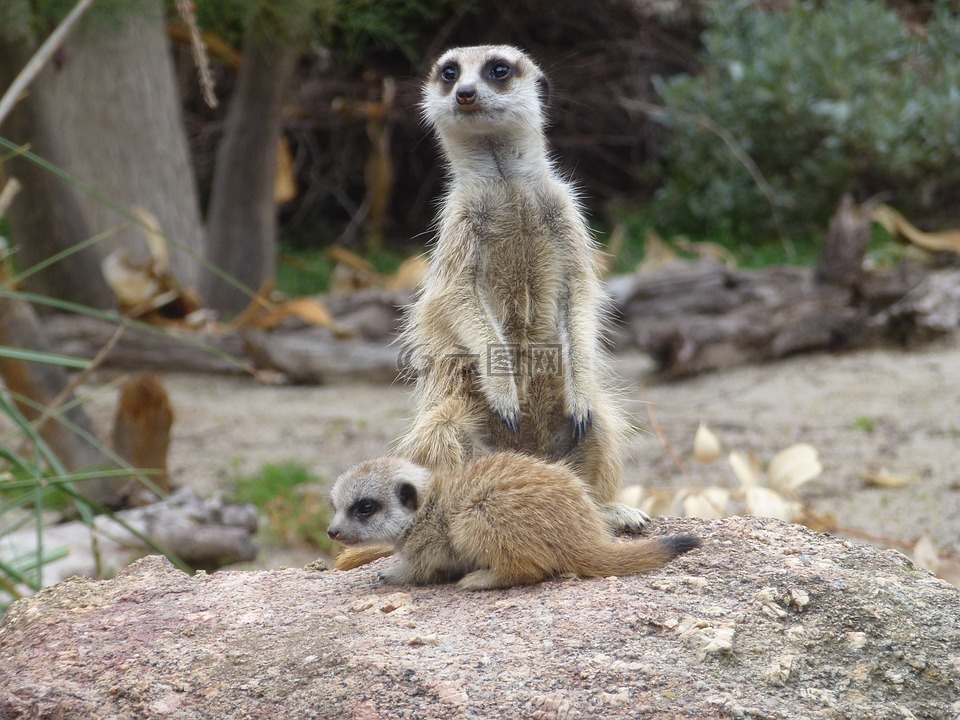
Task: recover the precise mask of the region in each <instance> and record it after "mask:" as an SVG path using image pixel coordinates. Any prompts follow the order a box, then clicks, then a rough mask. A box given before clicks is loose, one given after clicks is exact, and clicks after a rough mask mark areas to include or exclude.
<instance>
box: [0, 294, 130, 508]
mask: <svg viewBox="0 0 960 720" xmlns="http://www.w3.org/2000/svg"><path fill="white" fill-rule="evenodd" d="M0 345H5V346H7V347H14V348H22V349H24V350H42V351H47V347H46V343H44V341H43V335H42V334H41V332H40V327H39V323H38V322H37V317H36V315H35V314H34V312H33V309H32V308H31V307H30V305H29V304H28V303H26V302H23V301H22V300H17V299H14V298H0ZM0 377H2V378H3V382H4V384H5V385H6V386H7V389H8V390H9V391H10V392H11V393H13V395H14V397H13V399H14V402H15V403H16V405H17V407H18V408H19V410H20V412H21V413H23V415H24V417H26V418H27V419H28V420H30V421H31V422H33V421H36V420H37V419H38V418H39V417H40V411H39V410H38V409H37V406H39V407H43V408H48V407H50V405H51V403H52V401H53V400H54V398H56V397H57V395H59V394H60V393H61V392H62V391H63V389H64V388H65V387H66V386H67V373H66V372H65V371H64V369H63V368H62V367H59V366H56V365H47V364H44V363H33V362H25V361H23V360H13V359H10V358H2V359H0ZM72 399H73V397H72V396H71V397H68V398H65V399H64V405H66V406H68V407H69V409H67V410H65V411H63V416H64V417H65V418H66V420H67V421H69V422H70V423H71V424H72V425H74V426H76V427H79V428H80V429H81V430H84V431H85V432H86V433H87V434H88V435H93V436H96V433H95V432H94V429H93V423H91V421H90V418H89V416H88V415H87V414H86V412H84V410H83V407H81V406H80V405H73V406H70V402H71V401H72ZM28 400H29V401H32V402H27V401H28ZM40 435H41V436H42V437H43V439H44V440H45V441H46V443H47V445H49V446H50V449H51V450H52V451H53V453H54V454H55V455H56V456H57V458H58V459H59V460H60V462H61V463H62V464H63V466H64V467H65V468H66V469H67V470H68V471H73V470H81V469H84V468H91V467H97V466H99V467H107V466H112V465H114V463H112V462H110V460H108V459H107V457H106V456H105V455H104V454H103V453H102V452H101V451H100V449H99V448H98V447H96V446H95V445H93V444H91V443H90V442H88V441H87V440H86V439H84V438H83V437H81V436H80V435H78V434H77V433H75V432H74V431H73V430H71V429H70V428H69V427H68V426H67V425H65V424H61V423H60V421H59V420H58V419H57V418H56V417H53V418H49V419H48V420H47V421H46V422H43V423H42V425H41V426H40ZM123 483H124V481H123V480H122V479H121V478H98V479H93V480H88V481H85V482H83V483H81V484H79V485H78V489H79V490H80V492H82V493H83V494H84V496H86V497H88V498H90V499H91V500H93V501H94V502H97V503H100V504H101V505H112V504H114V503H115V502H116V501H117V500H118V499H119V491H120V488H121V487H122V486H123Z"/></svg>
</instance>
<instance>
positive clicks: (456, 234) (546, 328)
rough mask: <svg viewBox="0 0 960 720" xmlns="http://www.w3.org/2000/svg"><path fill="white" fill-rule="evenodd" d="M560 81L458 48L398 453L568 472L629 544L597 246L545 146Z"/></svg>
mask: <svg viewBox="0 0 960 720" xmlns="http://www.w3.org/2000/svg"><path fill="white" fill-rule="evenodd" d="M545 94H546V80H545V77H544V74H543V72H542V71H541V70H540V68H538V67H537V65H536V64H535V63H534V62H533V61H532V60H531V59H530V58H529V57H528V56H527V55H526V54H524V53H523V52H522V51H520V50H518V49H516V48H513V47H507V46H478V47H464V48H454V49H452V50H449V51H448V52H446V53H445V54H444V55H443V56H442V57H440V59H439V60H438V61H437V62H436V63H435V65H434V66H433V69H432V70H431V71H430V74H429V76H428V78H427V80H426V83H425V85H424V97H423V103H422V108H423V115H424V118H425V119H426V121H427V122H428V123H429V124H430V125H431V126H432V127H433V128H434V129H435V131H436V134H437V136H438V138H439V141H440V144H441V146H442V149H443V153H444V156H445V158H446V162H447V165H448V167H449V171H450V184H449V188H448V192H447V194H446V197H445V198H444V200H443V204H442V209H441V211H440V213H439V217H438V219H437V234H436V240H435V245H434V247H433V248H432V252H431V259H430V269H429V271H428V273H427V276H426V278H425V280H424V283H423V286H422V289H421V293H420V295H419V297H418V299H417V301H416V303H415V304H414V305H413V307H412V308H411V310H410V312H409V313H408V316H407V319H406V323H405V329H404V331H403V335H402V342H403V344H404V346H405V355H406V357H407V358H408V360H409V367H410V368H411V370H412V373H413V374H415V375H416V388H415V404H416V417H415V419H414V422H413V424H412V427H411V428H410V430H409V431H408V432H407V434H406V435H405V436H404V437H402V438H401V439H400V441H399V442H398V445H397V452H398V454H400V455H403V456H405V457H408V458H410V459H412V460H414V461H415V462H417V463H419V464H421V465H424V466H426V467H429V468H430V469H433V470H453V469H455V468H458V467H461V466H463V465H464V463H466V462H468V461H470V460H471V459H474V458H477V457H480V456H482V455H485V454H489V453H492V452H497V451H515V452H522V453H527V454H530V455H533V456H536V457H539V458H542V459H544V460H547V461H560V460H563V461H565V462H566V463H568V464H569V465H570V467H571V468H572V469H573V470H574V472H575V473H576V474H577V475H578V476H579V477H581V478H583V479H584V481H585V482H586V483H587V486H588V488H589V491H590V493H591V496H592V497H593V499H594V500H595V501H596V502H597V503H598V504H599V505H600V506H601V507H602V508H603V510H604V513H605V515H606V516H607V519H608V523H609V524H610V526H611V527H612V528H613V529H615V530H627V531H630V532H638V531H640V530H642V529H643V527H644V526H645V524H646V523H647V522H648V520H649V518H647V516H646V515H644V514H643V512H642V511H640V510H638V509H636V508H630V507H627V506H625V505H622V504H620V503H616V502H615V499H616V497H617V495H618V493H619V490H620V486H621V482H622V473H623V465H622V455H623V451H624V445H625V443H626V440H627V438H628V436H629V422H628V420H627V416H626V415H625V413H624V411H623V409H622V408H621V407H620V405H619V403H618V401H617V398H616V395H615V393H614V392H613V390H612V388H611V387H610V384H609V382H608V380H607V378H608V377H609V375H610V371H609V369H608V368H607V365H606V363H605V355H604V352H603V349H602V347H601V331H602V325H603V321H604V319H605V317H606V308H605V299H604V296H603V292H602V286H601V281H600V272H599V267H598V262H597V252H596V247H595V243H594V241H593V239H592V237H591V235H590V231H589V229H588V226H587V223H586V221H585V219H584V216H583V213H582V211H581V209H580V206H579V203H578V200H577V196H576V193H575V191H574V190H573V188H572V186H571V185H570V183H569V182H567V181H566V180H565V179H563V178H562V177H561V175H560V173H559V172H558V171H557V170H556V168H555V167H554V165H553V163H552V162H551V160H550V158H549V156H548V152H547V146H546V141H545V138H544V130H543V125H544V103H545Z"/></svg>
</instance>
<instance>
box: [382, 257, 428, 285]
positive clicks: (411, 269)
mask: <svg viewBox="0 0 960 720" xmlns="http://www.w3.org/2000/svg"><path fill="white" fill-rule="evenodd" d="M429 269H430V264H429V262H428V260H427V258H426V256H425V255H417V256H416V257H412V258H408V259H407V260H404V261H403V262H402V263H400V267H398V268H397V271H396V272H395V273H394V274H393V275H388V276H387V277H385V278H383V287H384V288H385V289H387V290H413V289H414V288H416V287H417V286H418V285H420V283H421V282H422V281H423V278H424V276H425V275H426V274H427V270H429Z"/></svg>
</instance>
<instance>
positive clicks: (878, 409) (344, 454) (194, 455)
mask: <svg viewBox="0 0 960 720" xmlns="http://www.w3.org/2000/svg"><path fill="white" fill-rule="evenodd" d="M615 369H616V371H617V373H618V374H619V375H620V378H621V380H622V384H623V386H624V387H625V388H627V390H626V400H627V404H628V406H629V409H630V412H631V413H632V415H633V417H634V418H635V421H636V423H637V425H638V426H639V427H640V432H639V433H638V434H637V435H636V437H635V439H634V440H633V442H632V443H631V446H630V449H629V453H628V457H627V475H626V482H627V483H639V484H642V485H644V486H648V487H667V488H683V487H696V486H702V485H725V486H729V487H736V486H737V481H736V479H735V477H734V475H733V473H732V472H731V470H730V468H729V465H727V463H726V460H725V459H721V460H720V461H719V462H718V463H716V464H714V465H710V466H702V465H697V463H695V462H694V461H693V460H692V457H691V456H692V444H693V437H694V432H695V430H696V428H697V425H698V423H700V422H701V421H705V422H707V423H709V425H710V426H711V427H712V429H713V430H714V431H715V433H716V434H717V435H718V436H719V438H720V440H721V442H722V444H723V451H724V458H725V456H726V453H728V452H729V451H730V450H734V449H739V450H745V451H751V452H753V453H755V454H756V455H757V456H758V457H759V458H760V459H761V460H769V458H770V457H772V456H773V455H774V453H776V452H777V451H778V450H780V449H782V448H784V447H786V446H787V445H789V444H791V443H795V442H806V443H810V444H811V445H813V446H814V447H815V448H816V449H817V450H818V452H819V456H820V460H821V462H822V464H823V467H824V471H823V473H822V475H821V476H820V477H818V478H817V479H815V480H813V481H812V482H810V483H808V484H807V485H805V486H803V488H801V491H800V495H801V498H802V499H803V501H804V502H805V503H806V504H807V505H808V506H809V507H810V508H811V509H812V510H813V511H814V512H816V513H818V514H823V515H832V516H833V517H835V518H836V520H837V521H838V523H839V525H840V526H841V527H842V528H846V529H849V530H850V531H853V533H854V534H858V533H861V534H862V533H867V534H869V535H871V536H876V537H878V538H887V539H889V541H891V542H888V543H886V544H888V545H891V546H894V545H896V543H903V544H904V545H905V546H909V545H911V544H912V543H913V542H915V541H916V540H917V539H918V538H919V537H920V536H921V535H923V534H924V533H927V534H929V535H930V537H931V538H932V540H933V542H934V543H935V544H936V545H937V546H938V547H940V548H941V549H945V550H949V551H951V552H953V553H957V552H960V337H953V338H950V339H947V340H943V341H939V342H937V343H935V344H933V345H930V346H927V347H924V348H921V349H919V350H912V351H909V352H900V351H895V350H869V351H862V352H856V353H849V354H842V355H826V354H823V355H804V356H799V357H796V358H793V359H789V360H786V361H782V362H778V363H772V364H768V365H761V366H749V367H741V368H736V369H732V370H729V371H726V372H721V373H714V374H710V375H704V376H701V377H697V378H693V379H690V380H686V381H682V382H676V383H658V382H656V381H655V380H653V379H652V376H651V369H652V366H651V364H650V362H649V360H648V359H647V358H646V357H645V356H641V355H632V356H626V357H619V358H617V360H616V363H615ZM164 380H165V382H166V385H167V388H168V390H169V392H170V395H171V398H172V401H173V404H174V408H175V412H176V420H175V423H174V432H173V435H174V440H173V446H172V449H171V473H172V479H173V481H174V482H175V483H177V484H182V485H189V486H192V487H193V488H195V489H196V490H197V491H199V492H201V493H212V492H214V491H216V490H217V489H218V488H221V487H223V486H224V484H225V482H226V481H227V480H228V479H229V478H230V477H236V476H238V475H250V474H254V473H256V472H257V471H258V470H259V469H260V468H261V467H262V466H263V465H264V464H266V463H282V462H288V461H293V462H297V463H300V464H302V465H304V466H305V467H307V468H308V469H310V470H311V471H313V472H314V473H316V474H318V475H319V476H321V477H322V478H323V479H324V480H325V481H328V482H332V481H333V480H334V479H335V478H336V476H337V475H338V474H339V473H340V472H341V471H343V470H345V469H346V468H347V467H349V466H350V465H352V464H354V463H356V462H358V461H360V460H364V459H367V458H370V457H374V456H376V455H380V454H383V453H385V452H386V451H387V450H388V448H389V446H390V443H391V441H392V440H393V439H394V438H396V437H397V436H398V435H399V434H400V433H401V432H402V431H403V430H404V427H405V426H406V423H407V422H408V418H409V412H410V399H409V389H408V388H406V387H403V386H400V385H394V386H388V385H361V384H352V385H338V386H332V387H271V386H265V385H261V384H259V383H257V382H256V381H254V380H253V379H250V378H241V377H225V376H211V375H186V374H168V375H166V376H165V377H164ZM114 397H115V396H114V395H111V394H109V393H105V394H102V395H100V396H98V397H97V398H95V399H94V400H93V401H92V402H91V403H90V404H89V405H88V407H89V409H90V410H91V413H92V414H93V415H94V418H95V421H96V422H98V423H99V424H100V425H101V427H105V426H106V425H107V424H108V421H109V418H110V415H111V414H112V410H111V408H112V407H113V403H114ZM651 409H652V411H653V413H654V418H655V422H656V424H658V425H659V426H660V427H661V428H662V434H663V435H664V436H665V437H666V438H667V441H668V443H669V445H670V448H672V450H673V452H674V453H675V454H676V455H678V456H679V459H680V461H681V463H682V465H683V466H684V468H685V470H681V469H680V468H678V466H677V465H676V464H675V462H674V461H673V460H672V459H671V457H670V454H669V452H668V449H667V447H666V446H665V444H664V443H663V442H662V441H661V439H660V438H658V437H657V436H656V435H655V434H653V433H652V432H651V430H650V428H651V426H652V425H651V416H650V414H649V411H650V410H651ZM881 468H882V469H885V470H887V471H888V472H890V473H897V474H910V475H914V474H915V475H918V476H919V478H920V480H919V482H916V483H915V484H912V485H909V486H907V487H902V488H879V487H871V486H869V485H868V484H867V483H866V482H865V481H864V479H863V474H864V473H866V472H868V471H876V470H879V469H881ZM879 544H884V543H882V542H881V543H879ZM307 555H309V552H308V553H307ZM300 559H301V558H298V557H295V558H290V557H287V556H286V555H284V554H283V553H280V554H277V553H276V552H272V553H267V554H265V557H264V558H263V560H262V564H261V566H262V565H278V564H289V563H290V562H299V560H300Z"/></svg>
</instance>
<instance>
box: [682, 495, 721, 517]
mask: <svg viewBox="0 0 960 720" xmlns="http://www.w3.org/2000/svg"><path fill="white" fill-rule="evenodd" d="M729 500H730V491H729V490H727V489H725V488H720V487H708V488H704V489H703V490H700V491H699V492H691V493H689V494H688V495H687V496H686V497H685V498H684V499H683V516H684V517H695V518H700V519H701V520H717V519H719V518H722V517H725V516H726V515H727V514H728V512H727V503H728V502H729Z"/></svg>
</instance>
